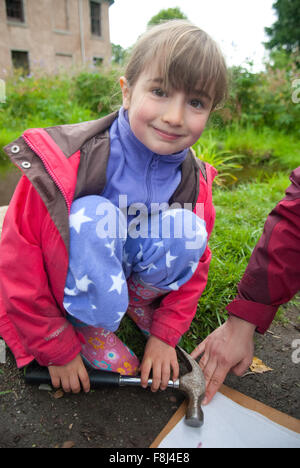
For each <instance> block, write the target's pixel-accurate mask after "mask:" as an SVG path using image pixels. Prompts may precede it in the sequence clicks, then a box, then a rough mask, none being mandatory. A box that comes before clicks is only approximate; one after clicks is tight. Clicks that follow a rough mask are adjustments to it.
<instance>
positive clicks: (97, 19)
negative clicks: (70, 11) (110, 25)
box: [90, 1, 101, 36]
mask: <svg viewBox="0 0 300 468" xmlns="http://www.w3.org/2000/svg"><path fill="white" fill-rule="evenodd" d="M90 10H91V31H92V34H93V35H94V36H101V3H99V2H92V1H90Z"/></svg>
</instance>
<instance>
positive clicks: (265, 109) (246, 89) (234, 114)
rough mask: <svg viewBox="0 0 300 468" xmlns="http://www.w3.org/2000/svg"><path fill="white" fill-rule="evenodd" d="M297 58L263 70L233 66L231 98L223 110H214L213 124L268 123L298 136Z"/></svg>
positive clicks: (299, 109) (299, 110)
mask: <svg viewBox="0 0 300 468" xmlns="http://www.w3.org/2000/svg"><path fill="white" fill-rule="evenodd" d="M297 57H298V55H297V56H293V55H292V56H290V57H289V58H287V57H286V58H285V60H281V62H280V61H279V60H278V61H277V64H275V65H271V64H269V65H267V67H266V71H265V72H261V73H253V72H251V71H249V70H248V69H247V68H243V67H232V68H231V69H230V70H229V76H230V95H229V99H228V101H227V103H226V104H225V106H224V108H223V109H221V110H218V111H216V112H215V113H214V115H213V116H212V123H213V124H214V125H218V126H221V127H222V126H223V127H224V126H228V125H230V124H232V123H233V122H235V123H239V124H240V125H242V126H247V125H251V126H253V127H254V128H261V127H263V126H267V127H270V128H273V129H276V130H279V131H281V132H286V133H287V132H295V133H297V134H298V136H299V123H300V105H299V103H295V102H293V100H292V94H293V91H294V89H293V81H294V80H295V79H296V78H297V76H298V74H299V71H298V70H297V65H296V63H297V60H298V59H299V57H298V58H297Z"/></svg>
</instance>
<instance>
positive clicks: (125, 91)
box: [120, 76, 130, 110]
mask: <svg viewBox="0 0 300 468" xmlns="http://www.w3.org/2000/svg"><path fill="white" fill-rule="evenodd" d="M120 86H121V90H122V96H123V107H124V109H125V110H128V109H129V105H130V88H129V86H128V82H127V80H126V78H125V76H121V78H120Z"/></svg>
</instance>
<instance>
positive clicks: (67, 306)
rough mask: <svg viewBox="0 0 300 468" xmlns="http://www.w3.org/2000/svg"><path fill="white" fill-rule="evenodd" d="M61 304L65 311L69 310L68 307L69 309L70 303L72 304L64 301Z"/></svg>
mask: <svg viewBox="0 0 300 468" xmlns="http://www.w3.org/2000/svg"><path fill="white" fill-rule="evenodd" d="M63 305H64V308H65V309H66V311H67V312H69V310H68V309H69V307H70V305H72V304H71V302H64V303H63Z"/></svg>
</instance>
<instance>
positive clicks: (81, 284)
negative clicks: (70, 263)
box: [75, 275, 93, 292]
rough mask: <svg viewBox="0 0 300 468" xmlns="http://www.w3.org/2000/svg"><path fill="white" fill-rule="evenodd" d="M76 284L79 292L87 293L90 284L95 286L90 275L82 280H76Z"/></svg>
mask: <svg viewBox="0 0 300 468" xmlns="http://www.w3.org/2000/svg"><path fill="white" fill-rule="evenodd" d="M75 283H76V287H77V289H78V290H79V291H82V292H87V290H88V288H89V284H93V281H91V280H90V279H89V277H88V275H85V276H83V277H82V278H81V279H80V280H78V279H76V278H75Z"/></svg>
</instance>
